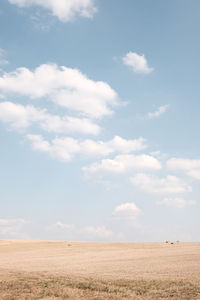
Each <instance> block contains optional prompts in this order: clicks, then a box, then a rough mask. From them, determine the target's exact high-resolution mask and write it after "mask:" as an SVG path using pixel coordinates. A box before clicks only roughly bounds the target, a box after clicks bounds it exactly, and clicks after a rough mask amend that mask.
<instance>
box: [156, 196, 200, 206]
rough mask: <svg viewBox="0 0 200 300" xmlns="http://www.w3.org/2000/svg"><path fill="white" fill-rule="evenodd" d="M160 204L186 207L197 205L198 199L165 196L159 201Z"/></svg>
mask: <svg viewBox="0 0 200 300" xmlns="http://www.w3.org/2000/svg"><path fill="white" fill-rule="evenodd" d="M157 203H158V204H159V205H165V206H172V207H176V208H184V207H186V206H190V205H195V204H196V201H193V200H186V199H184V198H179V197H176V198H164V199H163V200H160V201H158V202H157Z"/></svg>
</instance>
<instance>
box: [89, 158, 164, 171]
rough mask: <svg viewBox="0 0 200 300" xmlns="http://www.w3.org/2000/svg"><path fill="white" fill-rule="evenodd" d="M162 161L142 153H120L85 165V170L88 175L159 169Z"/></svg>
mask: <svg viewBox="0 0 200 300" xmlns="http://www.w3.org/2000/svg"><path fill="white" fill-rule="evenodd" d="M160 168H161V164H160V162H159V161H158V160H157V159H156V158H154V157H152V156H150V155H146V154H142V155H132V154H129V155H128V154H125V155H118V156H116V157H115V158H114V159H103V160H102V161H101V162H100V163H94V164H92V165H90V166H87V167H84V168H83V171H84V173H85V174H86V175H87V176H93V175H100V176H101V175H105V174H123V173H126V172H130V171H141V170H145V171H147V170H159V169H160Z"/></svg>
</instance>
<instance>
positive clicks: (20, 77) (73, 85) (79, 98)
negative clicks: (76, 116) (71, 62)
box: [0, 64, 119, 118]
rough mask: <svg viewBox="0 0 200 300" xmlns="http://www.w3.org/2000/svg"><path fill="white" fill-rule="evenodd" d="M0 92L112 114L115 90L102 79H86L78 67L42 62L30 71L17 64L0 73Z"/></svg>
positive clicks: (94, 114) (100, 114)
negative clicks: (18, 66)
mask: <svg viewBox="0 0 200 300" xmlns="http://www.w3.org/2000/svg"><path fill="white" fill-rule="evenodd" d="M0 92H1V93H5V94H11V95H13V96H16V95H22V96H26V97H29V98H30V99H39V98H44V99H45V100H46V99H49V100H51V101H53V102H54V103H55V104H57V105H59V106H62V107H65V108H66V109H68V110H70V111H74V112H77V113H80V114H82V115H85V116H88V117H91V118H102V117H104V116H108V115H112V114H113V110H112V107H114V106H116V105H118V104H119V101H118V96H117V93H116V92H115V91H114V90H113V89H112V88H111V87H110V86H109V85H108V84H107V83H105V82H102V81H93V80H91V79H88V78H87V77H86V75H84V74H82V73H81V72H80V71H79V70H77V69H72V68H67V67H64V66H62V67H58V66H57V65H53V64H44V65H41V66H39V67H38V68H36V69H35V70H34V71H31V70H29V69H27V68H18V69H16V70H15V71H14V72H10V73H4V74H3V75H2V76H1V77H0Z"/></svg>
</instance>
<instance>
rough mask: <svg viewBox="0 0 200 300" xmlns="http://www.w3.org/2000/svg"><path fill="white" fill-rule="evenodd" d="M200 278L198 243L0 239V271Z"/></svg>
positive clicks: (96, 275)
mask: <svg viewBox="0 0 200 300" xmlns="http://www.w3.org/2000/svg"><path fill="white" fill-rule="evenodd" d="M15 272H16V273H18V272H19V273H21V272H22V273H26V272H27V273H29V274H30V273H41V274H46V275H55V276H75V277H85V278H88V277H92V278H99V279H112V280H115V279H130V280H135V279H141V278H143V279H163V280H165V279H172V280H181V279H186V280H189V281H199V280H200V243H181V242H179V243H175V244H173V245H171V244H166V243H164V242H163V243H85V242H83V243H80V242H48V241H13V240H12V241H7V240H1V241H0V275H1V277H2V276H4V275H6V274H7V275H8V274H11V273H15Z"/></svg>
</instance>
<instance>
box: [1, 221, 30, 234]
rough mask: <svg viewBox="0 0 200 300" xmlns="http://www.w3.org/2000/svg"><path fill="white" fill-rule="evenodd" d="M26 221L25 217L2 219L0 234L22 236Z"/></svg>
mask: <svg viewBox="0 0 200 300" xmlns="http://www.w3.org/2000/svg"><path fill="white" fill-rule="evenodd" d="M26 223H27V222H26V221H25V220H24V219H0V236H5V237H9V236H12V237H18V236H21V235H22V229H23V226H24V225H25V224H26Z"/></svg>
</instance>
